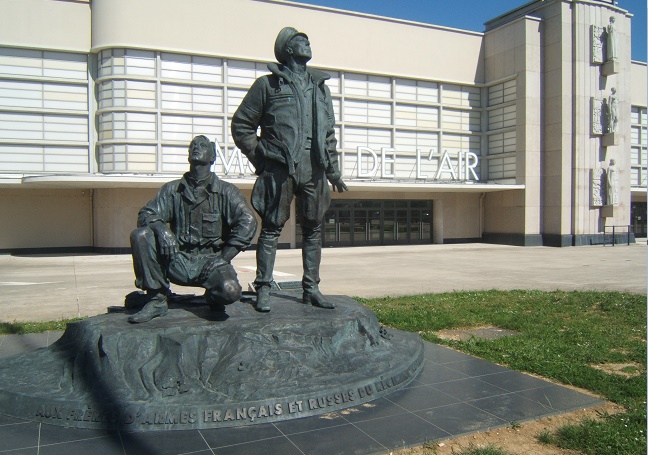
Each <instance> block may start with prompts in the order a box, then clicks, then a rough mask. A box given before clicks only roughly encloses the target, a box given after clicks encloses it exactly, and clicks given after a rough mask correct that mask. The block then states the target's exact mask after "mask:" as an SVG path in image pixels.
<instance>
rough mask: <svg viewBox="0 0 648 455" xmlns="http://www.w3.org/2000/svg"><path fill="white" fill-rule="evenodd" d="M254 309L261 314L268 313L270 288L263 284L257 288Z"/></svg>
mask: <svg viewBox="0 0 648 455" xmlns="http://www.w3.org/2000/svg"><path fill="white" fill-rule="evenodd" d="M255 308H256V310H257V311H260V312H262V313H268V312H269V311H270V309H271V308H270V286H268V285H266V284H264V285H262V286H259V287H258V288H257V298H256V304H255Z"/></svg>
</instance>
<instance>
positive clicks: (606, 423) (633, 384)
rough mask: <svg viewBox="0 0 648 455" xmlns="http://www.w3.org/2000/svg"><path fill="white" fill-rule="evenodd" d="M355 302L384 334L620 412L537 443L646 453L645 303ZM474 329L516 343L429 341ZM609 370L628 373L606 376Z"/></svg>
mask: <svg viewBox="0 0 648 455" xmlns="http://www.w3.org/2000/svg"><path fill="white" fill-rule="evenodd" d="M359 300H361V301H362V302H363V303H364V304H365V305H367V306H369V307H370V308H372V309H373V310H374V311H375V312H376V314H377V316H378V319H380V321H381V322H382V323H383V324H385V325H387V326H391V327H394V328H397V329H400V330H407V331H410V332H418V333H420V334H421V336H422V337H423V338H424V339H426V340H428V341H431V342H434V343H438V344H443V345H447V346H450V347H452V348H455V349H458V350H460V351H463V352H466V353H469V354H472V355H476V356H479V357H481V358H484V359H487V360H490V361H492V362H496V363H499V364H502V365H506V366H508V367H510V368H512V369H515V370H518V371H525V372H529V373H533V374H537V375H539V376H543V377H545V378H549V379H553V380H555V381H558V382H561V383H563V384H569V385H573V386H576V387H581V388H584V389H587V390H590V391H592V392H594V393H596V394H599V395H601V396H603V397H604V398H606V399H608V400H610V401H613V402H615V403H618V404H621V405H623V406H624V407H625V409H626V411H625V412H623V413H621V414H616V415H608V416H604V418H603V419H601V420H588V421H584V422H581V423H580V424H578V425H570V426H567V427H562V428H561V429H560V430H559V431H557V432H556V433H555V434H546V433H545V434H542V435H538V439H539V440H540V442H542V443H546V444H553V445H556V446H559V447H561V448H569V449H575V450H578V451H581V452H582V453H586V454H597V455H599V454H609V455H621V454H628V455H635V454H645V453H646V295H638V294H626V293H617V292H561V291H556V292H541V291H483V292H455V293H446V294H426V295H417V296H409V297H397V298H396V297H395V298H389V297H388V298H378V299H359ZM480 326H496V327H499V328H502V329H509V330H515V331H517V332H519V333H520V335H519V336H515V337H505V338H500V339H497V340H491V341H486V340H481V339H476V338H471V339H469V340H466V341H449V340H442V339H440V338H439V337H437V335H436V334H435V333H436V332H437V331H439V330H443V329H453V328H455V329H456V328H469V327H480ZM612 364H615V365H616V364H624V365H627V366H626V367H625V368H622V369H621V371H618V372H611V371H610V369H609V368H606V366H609V365H612Z"/></svg>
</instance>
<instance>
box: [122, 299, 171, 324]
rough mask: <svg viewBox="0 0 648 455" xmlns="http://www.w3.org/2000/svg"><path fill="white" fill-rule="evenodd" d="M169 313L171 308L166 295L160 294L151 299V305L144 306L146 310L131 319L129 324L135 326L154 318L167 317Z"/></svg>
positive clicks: (143, 309)
mask: <svg viewBox="0 0 648 455" xmlns="http://www.w3.org/2000/svg"><path fill="white" fill-rule="evenodd" d="M168 312H169V306H168V305H167V299H166V295H165V294H163V293H161V292H160V293H158V294H157V295H155V296H154V297H153V298H151V300H150V301H149V303H147V304H146V305H144V308H142V309H141V310H140V311H139V312H137V313H135V314H134V315H132V316H131V317H129V318H128V322H132V323H133V324H139V323H141V322H148V321H150V320H151V319H153V318H157V317H160V316H166V314H167V313H168Z"/></svg>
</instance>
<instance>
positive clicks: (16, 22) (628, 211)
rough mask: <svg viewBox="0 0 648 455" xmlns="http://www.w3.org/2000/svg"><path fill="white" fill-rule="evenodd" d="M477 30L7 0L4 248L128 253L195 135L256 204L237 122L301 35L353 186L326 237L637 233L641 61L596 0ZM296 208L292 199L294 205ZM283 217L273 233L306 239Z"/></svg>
mask: <svg viewBox="0 0 648 455" xmlns="http://www.w3.org/2000/svg"><path fill="white" fill-rule="evenodd" d="M522 2H523V0H521V2H520V3H521V5H520V6H519V7H518V8H517V9H514V10H512V11H510V12H508V13H505V14H503V15H500V16H498V17H495V18H492V19H491V18H484V19H485V20H488V19H490V20H488V21H487V22H486V23H485V27H484V31H483V32H475V31H466V30H458V29H452V28H448V27H444V26H442V25H430V24H423V23H417V22H410V21H404V20H399V19H392V18H386V17H378V16H372V15H367V14H360V13H354V12H348V11H340V10H334V9H330V8H323V7H318V6H312V5H305V4H301V3H297V2H289V1H282V0H218V1H215V0H211V1H207V0H186V1H184V2H178V1H172V0H138V1H131V0H5V1H4V2H3V14H2V15H0V211H1V212H2V214H3V215H2V217H0V252H5V253H7V252H25V251H35V250H40V251H49V252H58V251H97V252H126V251H128V248H129V244H128V241H129V240H128V239H129V233H130V231H131V230H132V229H133V228H134V227H135V223H136V219H137V212H138V210H139V209H140V208H141V207H142V206H143V205H144V204H145V203H146V202H147V201H148V200H149V199H150V198H151V197H152V196H153V195H154V194H155V193H156V191H157V190H158V189H159V188H160V186H161V185H162V184H163V183H165V182H167V181H169V180H172V179H176V178H179V176H180V175H181V174H182V173H183V172H185V171H186V170H187V169H188V163H187V146H188V144H189V142H190V141H191V139H192V138H193V137H194V136H195V135H199V134H204V135H206V136H208V137H209V138H210V139H211V140H212V141H214V142H215V144H216V148H217V161H216V163H215V164H214V170H215V172H216V173H217V174H218V175H219V176H220V177H221V178H223V179H225V180H227V181H229V182H232V183H234V184H235V185H236V186H237V187H239V188H240V189H241V190H242V192H243V194H244V195H245V196H246V197H247V198H248V200H249V197H250V193H251V189H252V186H253V184H254V181H255V178H256V177H255V175H254V172H253V168H252V167H251V165H250V164H249V163H248V161H247V159H246V158H245V157H244V156H243V155H242V154H241V153H240V151H239V150H238V149H237V148H236V146H235V145H234V142H233V140H232V138H231V134H230V122H231V119H232V115H233V114H234V112H235V111H236V109H237V107H238V106H239V104H240V102H241V100H242V99H243V97H244V96H245V94H246V92H247V89H248V88H249V87H250V86H251V84H252V82H253V81H254V80H255V79H256V78H257V77H259V76H261V75H263V74H267V73H268V70H267V68H266V65H267V63H268V62H272V61H274V54H273V45H274V40H275V38H276V36H277V33H278V32H279V30H281V29H282V28H283V27H285V26H293V27H295V28H297V29H298V30H300V31H303V32H305V33H307V34H308V36H309V38H310V42H311V45H312V49H313V59H312V61H311V62H310V63H309V65H310V66H311V67H314V68H318V69H320V70H323V71H325V72H327V73H328V74H330V76H331V78H330V79H329V80H328V82H327V84H328V86H329V88H330V90H331V93H332V97H333V103H334V109H335V116H336V134H337V139H338V151H339V153H340V164H341V169H342V172H343V178H344V181H345V182H346V183H347V185H348V187H349V189H350V191H349V192H347V193H343V194H338V193H334V195H333V202H332V205H331V208H330V210H329V212H328V213H327V215H326V217H325V220H324V231H325V236H324V237H325V238H324V244H325V246H329V247H330V246H357V245H383V244H402V243H408V244H414V243H452V242H454V243H457V242H495V243H503V244H511V245H547V246H572V245H574V246H577V245H590V244H600V243H603V241H604V240H605V241H609V240H610V237H611V236H612V232H615V233H616V235H617V237H618V238H619V239H622V238H625V236H626V235H627V233H628V232H631V233H632V234H631V235H630V237H631V239H632V240H633V239H634V235H636V236H645V235H646V176H647V175H646V173H647V171H648V168H647V147H648V139H647V127H648V122H647V120H648V117H647V114H646V99H647V94H646V85H647V75H646V63H644V62H636V61H631V58H630V55H631V54H630V38H631V23H632V14H631V13H630V12H628V11H625V10H623V9H620V8H619V7H618V6H616V5H615V4H614V2H613V1H612V0H598V1H595V0H535V1H531V2H528V3H524V4H522ZM292 210H293V213H294V205H293V209H292ZM300 232H301V230H300V228H299V219H297V217H295V216H293V217H291V219H290V220H289V222H288V225H287V226H286V228H285V229H284V231H283V234H282V237H281V239H280V242H281V245H282V247H284V248H294V247H296V246H299V245H300V241H301V237H300Z"/></svg>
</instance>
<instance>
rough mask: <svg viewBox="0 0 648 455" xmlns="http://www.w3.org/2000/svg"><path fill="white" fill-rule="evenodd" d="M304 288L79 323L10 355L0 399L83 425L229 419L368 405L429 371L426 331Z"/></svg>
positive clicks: (8, 409)
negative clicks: (216, 310)
mask: <svg viewBox="0 0 648 455" xmlns="http://www.w3.org/2000/svg"><path fill="white" fill-rule="evenodd" d="M299 297H301V296H296V295H295V294H290V293H283V294H281V293H279V294H274V295H273V299H272V303H273V309H272V312H271V313H267V314H262V313H257V312H256V311H255V310H254V308H253V307H252V306H251V305H250V304H247V303H242V302H237V303H235V304H234V305H231V306H229V307H227V313H228V315H229V318H228V319H226V320H215V319H222V318H214V315H213V313H212V312H211V311H210V310H209V309H208V308H207V307H206V306H205V305H179V306H177V307H174V306H171V308H170V310H169V314H168V315H167V316H165V317H162V318H157V319H154V320H152V321H150V322H148V323H145V324H138V325H132V324H129V323H128V322H127V318H128V313H109V314H105V315H101V316H96V317H93V318H90V319H87V320H84V321H80V322H75V323H72V324H69V325H68V327H67V329H66V331H65V334H64V335H63V337H62V338H61V339H60V340H59V341H57V342H56V343H55V344H53V345H52V346H51V347H49V348H44V349H39V350H36V351H34V352H30V353H27V354H23V355H20V356H16V357H11V358H8V359H4V360H2V361H0V408H1V409H2V410H3V413H6V414H9V415H12V416H15V417H19V418H25V419H30V420H37V421H41V422H46V423H50V424H55V425H64V426H72V427H78V428H109V429H112V428H114V429H122V430H124V429H125V430H169V429H192V428H220V427H230V426H240V425H250V424H260V423H269V422H276V421H281V420H287V419H294V418H299V417H305V416H310V415H317V414H324V413H328V412H331V411H335V410H340V409H344V408H348V407H352V406H357V405H359V404H362V403H365V402H368V401H371V400H374V399H377V398H380V397H383V396H385V395H387V394H389V393H391V392H393V391H395V390H398V389H400V388H403V387H405V386H406V385H407V384H408V383H409V382H411V381H412V380H413V379H414V378H415V377H416V375H417V374H418V372H419V370H420V368H421V366H422V360H423V344H422V341H421V339H420V337H418V335H415V334H410V333H405V332H400V331H396V330H388V331H386V330H385V329H384V328H381V327H380V325H379V323H378V320H377V319H376V316H375V315H374V313H373V312H372V311H371V310H369V309H368V308H366V307H364V306H363V305H361V304H359V303H358V302H356V301H354V300H353V299H350V298H348V297H344V296H332V297H330V301H331V302H333V303H334V304H335V305H336V306H337V308H336V309H335V310H325V309H321V308H316V307H312V306H310V305H303V304H301V302H300V298H299Z"/></svg>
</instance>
